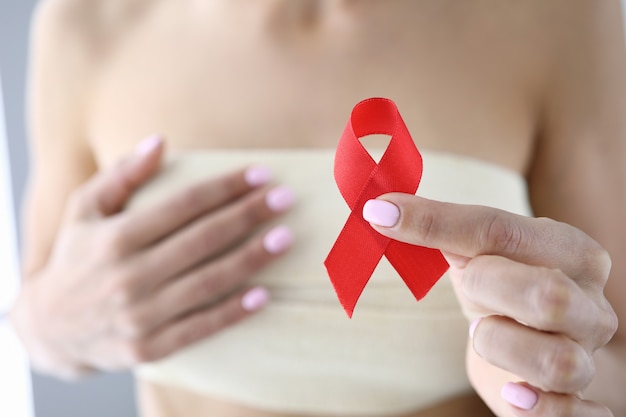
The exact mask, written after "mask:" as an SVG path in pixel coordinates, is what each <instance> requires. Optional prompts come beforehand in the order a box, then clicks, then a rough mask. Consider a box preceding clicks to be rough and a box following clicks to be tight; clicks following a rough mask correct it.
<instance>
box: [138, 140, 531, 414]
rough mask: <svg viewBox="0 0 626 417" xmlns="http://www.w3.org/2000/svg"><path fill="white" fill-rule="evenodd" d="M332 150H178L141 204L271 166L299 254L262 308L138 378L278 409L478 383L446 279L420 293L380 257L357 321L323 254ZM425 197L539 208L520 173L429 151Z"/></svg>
mask: <svg viewBox="0 0 626 417" xmlns="http://www.w3.org/2000/svg"><path fill="white" fill-rule="evenodd" d="M333 156H334V151H332V150H310V149H307V150H262V151H260V150H259V151H256V150H255V151H249V150H246V151H232V150H229V151H202V152H198V153H188V154H179V155H177V156H175V157H173V158H172V159H171V160H170V161H169V163H168V164H167V165H166V167H165V168H164V170H163V173H162V175H161V176H160V177H159V178H158V179H156V180H155V181H153V182H151V183H150V184H149V185H148V186H146V187H145V189H143V190H142V191H141V192H140V193H139V195H138V196H137V198H136V199H135V200H134V201H133V202H132V204H131V209H132V208H133V207H137V206H141V205H145V204H150V203H151V202H153V201H156V200H159V199H162V198H163V197H165V196H167V195H170V194H171V193H173V192H174V191H175V190H178V189H180V188H181V187H183V186H184V185H185V184H189V183H192V182H194V181H197V180H199V179H202V178H206V177H207V176H212V175H216V174H221V173H223V172H224V171H228V170H231V169H236V168H240V167H242V166H245V165H249V164H263V165H267V166H269V167H271V169H272V171H273V173H274V177H275V179H276V180H277V181H278V182H280V183H282V184H287V185H289V186H291V187H292V188H293V189H294V190H295V191H296V194H297V196H298V203H297V207H296V208H295V209H294V210H293V211H292V212H291V213H290V214H288V215H287V216H286V217H284V218H282V219H280V222H284V223H286V224H287V225H289V226H290V227H291V228H292V230H293V231H294V234H295V236H296V243H295V245H294V247H293V248H292V249H291V250H290V252H289V253H288V254H287V255H286V256H285V257H284V258H282V259H280V260H279V261H278V262H276V263H275V264H273V265H272V266H270V267H269V268H267V269H265V270H264V271H263V272H262V273H261V274H259V275H258V276H256V277H255V278H254V279H253V281H252V282H251V284H257V285H263V286H266V287H267V288H269V289H270V291H271V295H272V300H271V302H270V304H269V305H268V306H267V307H266V308H265V309H264V310H263V311H262V312H261V313H260V314H258V315H255V316H254V317H252V318H250V319H248V320H246V321H244V322H243V323H241V324H238V325H236V326H234V327H231V328H229V329H227V330H225V331H223V332H221V333H219V334H218V335H216V336H214V337H211V338H209V339H207V340H206V341H204V342H201V343H198V344H196V345H194V346H193V347H191V348H188V349H186V350H184V351H181V352H179V353H177V354H175V355H172V356H171V357H169V358H167V359H165V360H162V361H160V362H158V363H154V364H149V365H144V366H141V367H140V368H139V369H138V370H137V373H138V375H139V377H141V378H145V379H148V380H152V381H154V382H157V383H160V384H164V385H171V386H176V387H179V388H184V389H189V390H193V391H195V392H198V393H205V394H207V395H211V396H214V397H219V398H222V399H224V400H227V401H231V402H236V403H240V404H243V405H247V406H250V407H256V408H261V409H268V410H273V411H277V412H286V413H300V414H319V415H325V414H330V415H350V416H379V415H387V414H397V413H402V412H407V411H411V410H417V409H420V408H423V407H426V406H428V405H432V404H434V403H436V402H439V401H441V400H444V399H446V398H447V397H450V396H454V395H456V394H460V393H463V392H465V391H468V390H469V389H470V386H469V382H468V380H467V377H466V375H465V364H464V356H465V355H464V354H465V344H466V340H467V326H468V325H467V321H466V319H465V318H464V317H463V315H462V313H461V311H460V308H459V306H458V304H457V301H456V298H455V295H454V293H453V288H452V285H451V283H450V281H449V280H448V279H447V277H444V278H442V279H441V281H439V283H438V284H437V285H436V286H435V287H434V288H433V290H432V291H431V292H430V293H429V295H428V296H427V297H426V298H425V299H424V300H422V301H420V302H419V303H418V302H416V301H415V299H414V298H413V296H412V295H411V293H410V291H409V290H408V289H407V288H406V286H405V285H404V283H403V282H402V280H401V279H400V277H399V276H398V275H397V274H396V272H395V271H394V270H393V268H392V267H391V266H390V265H389V264H388V263H387V261H386V259H385V258H383V260H382V261H381V263H380V264H379V265H378V268H377V270H376V272H375V273H374V276H373V277H372V279H371V281H370V283H369V284H368V286H367V287H366V288H365V291H364V293H363V295H362V297H361V299H360V300H359V303H358V304H357V307H356V310H355V313H354V317H353V319H352V320H349V319H348V318H347V317H346V315H345V313H344V312H343V310H342V308H341V306H340V304H339V302H338V301H337V299H336V297H335V293H334V291H333V288H332V286H331V284H330V281H329V279H328V277H327V275H326V272H325V269H324V266H323V264H322V263H323V261H324V259H325V257H326V255H327V253H328V251H329V250H330V248H331V246H332V244H333V242H334V240H335V239H336V237H337V235H338V233H339V231H340V230H341V227H342V226H343V224H344V222H345V220H346V218H347V217H348V214H349V210H348V208H347V206H346V204H345V203H344V201H343V200H342V199H341V196H340V195H339V192H338V190H337V188H336V186H335V181H334V179H333ZM423 158H424V175H423V179H422V182H421V185H420V187H419V190H418V194H419V195H421V196H424V197H428V198H432V199H437V200H442V201H451V202H459V203H464V204H482V205H488V206H493V207H498V208H501V209H504V210H508V211H512V212H516V213H520V214H530V209H529V206H528V201H527V195H526V188H525V183H524V181H523V178H521V177H520V176H519V175H518V174H516V173H514V172H511V171H509V170H506V169H503V168H500V167H498V166H494V165H490V164H487V163H484V162H480V161H476V160H472V159H468V158H463V157H459V156H454V155H448V154H440V153H429V152H426V153H423Z"/></svg>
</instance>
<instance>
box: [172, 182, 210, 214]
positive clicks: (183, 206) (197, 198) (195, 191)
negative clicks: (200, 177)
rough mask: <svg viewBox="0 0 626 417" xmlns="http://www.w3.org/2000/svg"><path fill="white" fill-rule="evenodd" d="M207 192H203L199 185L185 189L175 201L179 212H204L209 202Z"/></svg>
mask: <svg viewBox="0 0 626 417" xmlns="http://www.w3.org/2000/svg"><path fill="white" fill-rule="evenodd" d="M206 200H207V199H206V193H204V192H201V190H199V187H192V188H189V189H188V190H186V191H184V192H183V193H182V195H181V197H180V198H179V199H177V200H176V201H175V203H174V206H175V207H174V209H175V210H176V211H177V212H183V213H184V212H193V213H198V212H202V211H203V210H204V209H205V206H206V204H207V201H206Z"/></svg>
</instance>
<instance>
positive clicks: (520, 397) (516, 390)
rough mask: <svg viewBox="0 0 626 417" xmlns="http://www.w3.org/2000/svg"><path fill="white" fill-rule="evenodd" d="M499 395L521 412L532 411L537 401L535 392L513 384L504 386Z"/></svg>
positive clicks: (537, 397) (508, 383) (509, 383)
mask: <svg viewBox="0 0 626 417" xmlns="http://www.w3.org/2000/svg"><path fill="white" fill-rule="evenodd" d="M501 395H502V398H504V400H505V401H506V402H508V403H509V404H511V405H512V406H514V407H517V408H521V409H522V410H530V409H532V408H533V407H534V406H535V404H537V400H538V399H539V396H538V395H537V393H536V392H535V391H533V390H531V389H530V388H527V387H525V386H523V385H519V384H515V383H513V382H507V383H506V384H504V386H503V387H502V392H501Z"/></svg>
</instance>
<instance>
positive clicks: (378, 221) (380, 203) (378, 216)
mask: <svg viewBox="0 0 626 417" xmlns="http://www.w3.org/2000/svg"><path fill="white" fill-rule="evenodd" d="M363 218H364V219H365V220H367V221H368V222H370V223H373V224H375V225H378V226H383V227H392V226H395V224H396V223H398V219H399V218H400V210H399V209H398V207H397V206H396V205H395V204H392V203H390V202H388V201H384V200H369V201H367V202H366V203H365V205H364V206H363Z"/></svg>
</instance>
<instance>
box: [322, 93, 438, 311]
mask: <svg viewBox="0 0 626 417" xmlns="http://www.w3.org/2000/svg"><path fill="white" fill-rule="evenodd" d="M373 134H384V135H389V136H391V140H390V142H389V145H388V147H387V149H386V150H385V153H384V154H383V156H382V158H381V159H380V161H379V163H378V164H377V163H376V162H375V161H374V159H373V158H372V157H371V156H370V154H369V153H368V152H367V150H366V149H365V147H364V146H363V144H362V143H361V141H360V140H359V139H360V138H362V137H363V136H367V135H373ZM334 174H335V181H336V182H337V187H338V188H339V191H340V192H341V195H342V196H343V199H344V200H345V201H346V203H347V204H348V206H349V207H350V210H351V213H350V216H349V217H348V220H347V222H346V224H345V225H344V227H343V229H342V230H341V233H340V234H339V237H338V238H337V241H336V242H335V244H334V246H333V247H332V249H331V251H330V253H329V254H328V257H327V258H326V260H325V261H324V265H325V266H326V270H327V272H328V275H329V277H330V280H331V282H332V284H333V286H334V288H335V291H336V293H337V297H338V298H339V301H340V303H341V305H342V306H343V308H344V310H345V311H346V313H347V314H348V317H352V313H353V312H354V307H355V305H356V303H357V301H358V299H359V297H360V296H361V293H362V292H363V289H364V288H365V285H366V284H367V282H368V281H369V279H370V277H371V276H372V273H373V272H374V270H375V269H376V265H378V263H379V262H380V260H381V258H382V256H383V255H385V256H386V257H387V259H388V260H389V263H390V264H391V265H392V266H393V267H394V268H395V270H396V271H397V272H398V274H399V275H400V277H401V278H402V279H403V280H404V282H405V283H406V285H407V286H408V287H409V289H410V290H411V292H412V293H413V295H414V296H415V298H416V299H417V300H420V299H422V298H423V297H424V296H425V295H426V294H427V293H428V291H430V289H431V288H432V287H433V285H435V283H436V282H437V281H438V280H439V278H441V276H442V275H443V274H444V273H445V272H446V270H447V269H448V263H447V262H446V260H445V258H444V257H443V255H442V254H441V252H440V251H439V250H437V249H431V248H425V247H422V246H414V245H410V244H407V243H403V242H398V241H396V240H392V239H390V238H388V237H385V236H383V235H381V234H380V233H378V232H376V231H375V230H374V229H373V228H372V227H371V225H370V224H369V223H368V222H367V221H365V220H364V219H363V215H362V212H363V205H364V204H365V202H366V201H368V200H370V199H375V198H376V197H378V196H380V195H381V194H385V193H389V192H402V193H410V194H415V192H416V191H417V187H418V185H419V182H420V179H421V177H422V156H421V155H420V153H419V151H418V150H417V147H416V146H415V143H414V142H413V139H412V138H411V135H410V133H409V131H408V129H407V127H406V125H405V124H404V121H403V120H402V117H401V116H400V113H399V112H398V108H397V107H396V105H395V103H394V102H393V101H391V100H389V99H385V98H371V99H367V100H364V101H362V102H360V103H358V104H357V105H356V106H355V107H354V109H353V110H352V114H351V116H350V119H349V120H348V123H347V125H346V128H345V130H344V132H343V134H342V135H341V138H340V139H339V145H338V147H337V152H336V154H335V167H334Z"/></svg>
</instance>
